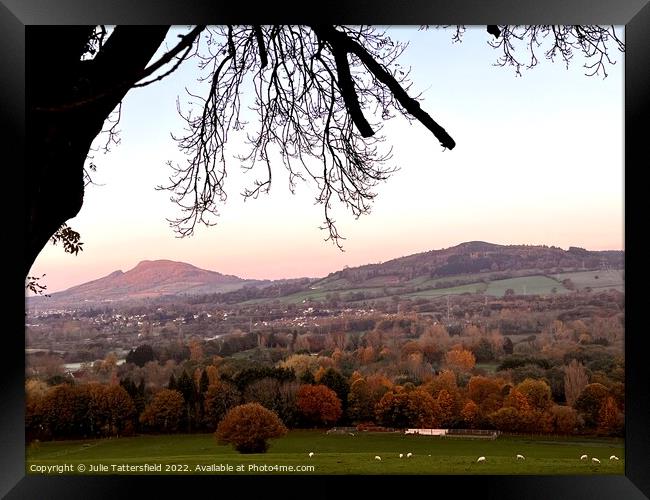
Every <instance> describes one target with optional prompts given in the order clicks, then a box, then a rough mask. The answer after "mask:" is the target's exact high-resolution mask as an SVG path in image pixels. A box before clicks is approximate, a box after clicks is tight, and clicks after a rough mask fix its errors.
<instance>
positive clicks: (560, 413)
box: [550, 405, 578, 434]
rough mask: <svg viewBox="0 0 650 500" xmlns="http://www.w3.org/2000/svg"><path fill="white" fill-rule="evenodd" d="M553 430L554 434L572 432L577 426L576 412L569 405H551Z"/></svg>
mask: <svg viewBox="0 0 650 500" xmlns="http://www.w3.org/2000/svg"><path fill="white" fill-rule="evenodd" d="M550 412H551V415H552V418H553V431H554V432H555V433H556V434H573V433H574V431H575V430H576V428H577V426H578V412H577V411H576V410H575V409H573V408H571V407H570V406H560V405H553V406H552V407H551V409H550Z"/></svg>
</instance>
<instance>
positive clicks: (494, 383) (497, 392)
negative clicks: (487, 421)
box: [467, 375, 503, 417]
mask: <svg viewBox="0 0 650 500" xmlns="http://www.w3.org/2000/svg"><path fill="white" fill-rule="evenodd" d="M467 396H468V397H469V398H470V399H471V400H472V401H473V402H474V403H475V404H476V405H477V407H478V410H479V415H478V416H480V417H487V415H489V414H490V413H493V412H495V411H497V410H498V409H499V408H501V406H502V404H503V394H502V392H501V384H500V383H499V381H498V380H496V379H493V378H489V377H483V376H478V375H477V376H474V377H472V378H470V379H469V382H468V384H467Z"/></svg>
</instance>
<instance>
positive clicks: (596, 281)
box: [552, 269, 625, 291]
mask: <svg viewBox="0 0 650 500" xmlns="http://www.w3.org/2000/svg"><path fill="white" fill-rule="evenodd" d="M552 276H553V278H557V279H559V281H562V280H565V279H567V278H569V279H570V280H571V281H573V283H574V284H575V285H576V287H577V288H578V289H583V288H586V287H591V288H592V289H594V290H595V289H607V288H614V289H616V290H619V291H623V286H624V284H625V281H624V279H623V270H622V269H611V270H609V271H604V270H601V271H581V272H576V273H562V274H554V275H552Z"/></svg>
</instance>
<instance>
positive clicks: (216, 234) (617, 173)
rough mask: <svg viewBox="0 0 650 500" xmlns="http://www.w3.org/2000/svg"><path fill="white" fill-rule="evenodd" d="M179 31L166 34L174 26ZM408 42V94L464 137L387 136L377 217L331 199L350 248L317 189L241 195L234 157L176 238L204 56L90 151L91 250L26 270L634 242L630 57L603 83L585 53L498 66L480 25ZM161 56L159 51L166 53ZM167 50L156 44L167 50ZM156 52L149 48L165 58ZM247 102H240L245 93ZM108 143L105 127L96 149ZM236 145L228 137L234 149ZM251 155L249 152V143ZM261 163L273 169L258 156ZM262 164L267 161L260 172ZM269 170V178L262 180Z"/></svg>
mask: <svg viewBox="0 0 650 500" xmlns="http://www.w3.org/2000/svg"><path fill="white" fill-rule="evenodd" d="M186 31H187V29H181V28H178V29H175V31H172V32H170V36H169V37H168V43H169V45H170V46H171V45H172V44H174V42H175V40H177V35H178V33H179V32H186ZM388 32H389V33H390V35H391V37H393V38H394V39H396V40H401V41H409V46H408V48H407V49H406V51H405V52H404V53H403V54H402V56H401V60H400V63H401V64H403V65H405V66H410V67H411V81H412V82H413V87H412V90H413V93H416V92H417V93H420V92H421V93H422V97H423V98H424V101H423V102H422V107H423V109H424V110H426V111H427V112H428V113H429V114H431V116H432V117H433V118H434V119H435V120H436V121H437V122H438V123H439V124H441V125H442V126H443V127H444V128H445V129H446V130H447V132H449V134H450V135H451V136H452V137H453V138H454V140H455V141H456V147H455V148H454V149H453V150H447V151H443V150H442V148H441V146H440V144H439V142H438V140H437V139H435V137H433V136H432V135H431V133H430V132H428V131H427V130H426V129H425V128H424V127H423V126H422V125H420V124H419V123H416V122H414V123H413V124H409V123H408V122H407V121H406V120H405V119H403V118H401V117H398V118H395V119H393V120H390V121H389V122H387V123H386V124H385V127H384V129H383V134H384V135H385V137H386V142H387V143H388V144H390V145H391V146H392V147H393V158H392V161H391V162H390V163H389V165H394V166H398V167H399V170H398V171H397V172H396V173H395V174H393V175H392V176H391V177H390V178H389V179H388V180H387V181H385V182H384V183H382V184H381V185H379V186H378V187H377V188H376V192H377V197H376V198H375V200H374V202H373V204H372V210H371V213H370V214H366V215H362V216H361V217H360V218H358V219H355V217H353V216H352V214H351V213H350V212H349V211H348V210H347V209H346V208H345V207H344V206H342V205H334V210H335V212H334V216H335V219H336V221H337V227H338V230H339V232H340V233H341V234H342V235H343V236H344V237H345V238H346V239H345V240H344V241H342V244H343V247H344V250H345V251H344V252H341V251H340V250H339V249H338V248H337V247H336V246H335V245H333V244H332V243H331V242H329V241H327V242H326V241H324V240H325V238H326V237H327V233H326V232H325V231H323V230H321V229H319V227H320V226H321V225H322V222H323V209H322V206H320V205H317V204H315V203H314V200H315V197H316V195H317V194H318V191H317V189H316V186H315V185H314V184H311V183H304V184H299V185H298V187H297V190H296V193H295V195H293V194H291V193H290V191H289V189H288V183H287V182H286V180H287V178H286V176H284V177H283V167H282V165H278V166H277V167H276V168H275V169H274V172H273V175H274V181H273V185H272V188H271V191H270V193H269V194H268V195H261V196H260V197H259V198H258V199H256V200H247V201H244V200H243V198H242V196H241V195H240V193H241V192H242V191H243V190H244V188H245V187H247V186H251V185H252V182H253V180H254V176H251V175H250V174H244V173H242V172H241V171H240V169H239V166H238V164H237V162H236V161H232V162H230V166H229V170H228V177H227V179H226V186H225V188H226V192H227V193H228V200H227V201H226V203H225V204H223V206H222V207H221V209H220V216H219V218H218V220H217V225H216V226H213V227H208V228H206V227H197V230H196V231H195V234H194V235H193V236H191V237H187V238H177V237H176V235H175V233H174V231H173V230H172V228H171V227H170V226H169V224H168V222H167V220H166V219H167V218H174V217H175V216H177V215H178V214H179V211H178V208H177V207H176V206H175V205H174V204H173V203H172V202H171V201H170V200H169V194H170V193H169V192H165V191H156V190H155V187H156V186H157V185H160V184H165V183H166V182H167V179H168V177H169V175H170V174H171V171H170V169H169V167H168V166H167V161H168V160H172V161H175V162H179V163H180V162H182V161H184V157H183V155H182V154H181V153H180V152H179V151H178V149H177V146H176V143H175V142H174V141H173V139H172V138H171V135H170V133H172V132H175V133H180V132H182V129H183V123H182V121H181V119H180V118H179V117H178V113H177V108H176V100H177V97H178V98H180V100H181V103H184V102H185V101H186V99H187V98H186V94H185V88H186V87H187V88H189V89H197V85H198V84H197V83H196V78H197V74H198V69H197V67H196V64H195V63H194V61H188V62H186V63H185V64H183V65H181V66H180V68H179V69H178V71H176V72H174V73H172V74H171V75H170V76H168V77H167V78H165V79H163V80H162V81H160V82H157V83H156V84H153V85H150V86H147V87H144V88H140V89H133V90H131V91H130V92H129V93H128V94H127V96H126V98H125V99H124V101H123V105H122V113H121V120H120V124H119V127H118V128H119V130H120V144H119V145H117V146H114V147H113V148H112V149H111V151H110V152H109V153H108V154H103V153H100V152H97V153H93V155H94V157H93V160H92V161H93V162H94V163H95V164H96V165H97V167H98V169H97V172H96V173H95V174H94V176H93V180H94V182H95V184H96V185H91V186H89V187H88V188H87V189H86V194H85V197H84V205H83V207H82V209H81V211H80V213H79V214H78V215H77V216H76V217H75V218H73V219H70V220H69V221H68V224H69V225H70V226H71V227H72V228H73V229H74V230H76V231H79V232H80V233H81V241H82V242H83V243H84V245H83V248H84V250H83V251H82V252H80V253H79V254H78V255H76V256H74V255H70V254H66V253H65V252H64V251H63V248H62V247H61V246H60V245H57V246H54V245H48V246H47V247H46V248H45V249H44V250H43V251H42V252H41V254H40V255H39V257H38V258H37V260H36V262H35V263H34V266H33V267H32V270H31V272H30V275H32V276H34V275H36V276H40V275H42V274H45V275H46V276H45V277H44V278H43V279H42V281H43V282H44V283H45V284H46V285H47V292H48V293H51V292H56V291H60V290H64V289H66V288H69V287H71V286H74V285H77V284H80V283H83V282H86V281H90V280H93V279H97V278H100V277H102V276H105V275H107V274H109V273H111V272H113V271H115V270H117V269H121V270H122V271H127V270H129V269H131V268H133V267H134V266H135V265H137V263H138V262H140V261H142V260H155V259H170V260H176V261H182V262H188V263H190V264H193V265H195V266H198V267H200V268H203V269H209V270H213V271H218V272H221V273H224V274H234V275H237V276H240V277H242V278H251V279H279V278H297V277H321V276H325V275H327V274H329V273H330V272H334V271H337V270H339V269H342V268H343V267H344V266H350V267H352V266H357V265H363V264H367V263H375V262H383V261H386V260H390V259H393V258H397V257H401V256H405V255H410V254H413V253H418V252H424V251H428V250H434V249H440V248H447V247H450V246H454V245H457V244H459V243H462V242H465V241H473V240H480V241H488V242H491V243H497V244H532V245H538V244H539V245H549V246H550V245H555V246H559V247H561V248H565V249H567V248H568V247H569V246H579V247H583V248H587V249H589V250H621V249H623V242H624V233H623V227H624V210H623V208H624V207H623V204H624V149H623V144H624V127H623V119H624V106H623V105H624V79H623V75H624V60H623V55H622V54H620V53H618V52H616V53H615V54H613V58H614V60H616V64H615V65H614V66H608V67H607V73H608V76H607V78H603V77H602V75H600V76H593V77H588V76H585V69H584V68H583V64H584V58H582V57H581V56H578V55H576V57H575V59H574V61H573V62H572V63H571V64H570V65H569V67H568V68H567V67H566V66H565V65H564V63H563V62H561V61H555V62H550V61H546V60H544V59H543V58H541V60H540V63H539V65H538V66H537V67H535V68H533V69H530V70H525V69H524V70H522V76H516V75H515V72H514V70H513V69H512V68H508V67H498V66H495V62H496V59H497V57H498V55H499V54H498V53H497V52H496V51H495V49H493V48H491V47H490V46H489V45H488V44H487V40H488V39H489V37H490V35H488V34H487V33H486V31H485V29H484V27H477V28H468V29H467V31H466V32H465V34H464V36H463V41H462V42H461V43H452V39H451V38H452V32H451V31H450V30H443V29H434V30H428V31H419V30H417V28H415V27H388ZM161 51H164V47H162V48H161ZM161 53H162V52H161ZM155 58H156V57H154V59H155ZM242 100H243V102H244V103H246V96H242ZM102 141H103V142H105V137H102V136H100V137H99V138H98V139H97V141H96V143H97V144H99V143H100V142H102ZM238 148H241V144H238V143H237V142H236V141H233V142H232V144H228V146H227V149H226V154H227V155H228V156H229V157H232V156H233V155H234V154H235V153H236V152H237V151H238ZM239 150H241V149H239ZM262 168H264V167H263V166H262ZM258 172H260V171H258ZM259 175H261V173H260V174H259Z"/></svg>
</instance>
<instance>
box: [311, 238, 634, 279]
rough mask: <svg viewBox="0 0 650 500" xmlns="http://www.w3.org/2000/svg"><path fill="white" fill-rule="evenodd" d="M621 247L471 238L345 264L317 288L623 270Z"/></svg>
mask: <svg viewBox="0 0 650 500" xmlns="http://www.w3.org/2000/svg"><path fill="white" fill-rule="evenodd" d="M624 255H625V254H624V252H623V251H611V250H607V251H589V250H585V249H584V248H578V247H569V249H568V250H563V249H561V248H558V247H554V246H551V247H549V246H545V245H537V246H536V245H496V244H494V243H486V242H484V241H470V242H466V243H461V244H460V245H456V246H453V247H450V248H445V249H442V250H431V251H428V252H423V253H418V254H413V255H409V256H406V257H400V258H397V259H392V260H389V261H387V262H383V263H380V264H367V265H364V266H359V267H354V268H346V269H343V270H341V271H337V272H335V273H331V274H330V275H328V276H327V278H325V279H323V280H322V281H321V282H320V283H318V285H319V286H327V285H328V284H329V283H333V282H336V281H338V282H339V283H340V284H341V285H342V286H343V287H346V286H348V285H356V286H358V285H360V284H362V283H367V284H368V285H372V283H373V282H381V283H385V284H390V283H395V284H397V283H400V282H404V281H409V280H413V279H415V278H418V277H422V278H426V279H436V278H447V277H452V276H458V275H466V274H476V273H488V272H493V273H498V272H510V271H519V270H524V269H527V270H529V269H530V270H539V271H540V272H544V273H561V272H563V271H568V270H577V269H587V270H590V269H604V268H614V269H621V268H623V266H624Z"/></svg>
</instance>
